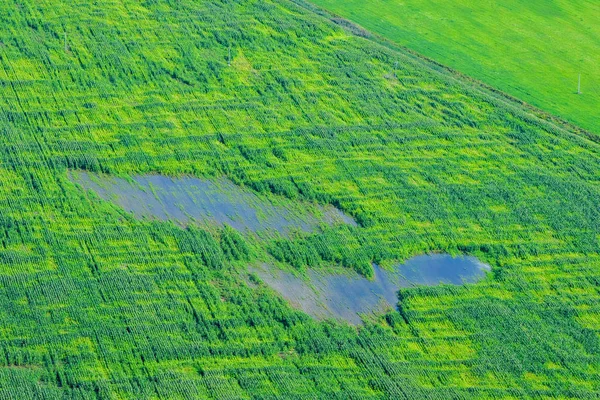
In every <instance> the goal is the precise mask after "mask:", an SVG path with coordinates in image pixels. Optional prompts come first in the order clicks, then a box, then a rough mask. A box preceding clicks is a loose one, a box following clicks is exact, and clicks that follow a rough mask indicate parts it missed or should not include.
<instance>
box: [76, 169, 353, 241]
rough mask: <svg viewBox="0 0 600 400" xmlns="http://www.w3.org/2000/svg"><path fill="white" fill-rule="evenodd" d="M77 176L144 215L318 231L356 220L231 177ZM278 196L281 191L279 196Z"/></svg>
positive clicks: (265, 228) (78, 173)
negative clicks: (257, 189) (249, 187)
mask: <svg viewBox="0 0 600 400" xmlns="http://www.w3.org/2000/svg"><path fill="white" fill-rule="evenodd" d="M69 176H70V178H71V180H72V181H74V182H75V183H78V184H79V185H81V186H82V187H83V188H84V189H86V190H91V191H93V192H95V193H96V194H97V195H98V196H100V197H101V198H102V199H104V200H108V201H111V202H113V203H115V204H117V205H119V206H120V207H122V208H123V209H125V210H127V211H130V212H132V213H133V214H134V215H135V216H136V217H138V218H157V219H160V220H173V221H175V222H178V223H180V224H182V225H187V224H189V223H190V222H192V221H195V222H198V223H205V224H218V225H223V224H228V225H230V226H231V227H233V228H235V229H238V230H240V231H242V232H245V231H251V232H269V231H277V232H279V233H281V234H282V235H288V234H289V233H290V232H291V231H294V230H301V231H305V232H312V231H315V230H317V229H318V228H319V226H320V225H321V224H328V225H334V224H352V225H356V222H355V221H354V219H352V217H350V216H348V215H346V214H344V213H343V212H342V211H340V210H338V209H337V208H335V207H333V206H330V205H328V206H320V205H314V204H311V203H308V202H299V201H296V202H294V201H292V200H289V199H286V198H282V197H277V198H276V203H275V202H273V201H271V200H269V199H267V198H266V197H264V196H259V195H257V194H255V193H254V192H252V191H251V190H246V189H244V188H242V187H240V186H238V185H236V184H234V183H233V182H231V181H229V180H228V179H226V178H219V179H216V180H206V179H199V178H193V177H180V178H171V177H168V176H163V175H138V176H134V177H132V179H131V180H126V179H123V178H118V177H114V176H110V175H104V174H95V173H90V172H86V171H70V172H69ZM274 197H275V196H274Z"/></svg>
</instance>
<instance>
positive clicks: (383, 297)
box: [252, 254, 490, 324]
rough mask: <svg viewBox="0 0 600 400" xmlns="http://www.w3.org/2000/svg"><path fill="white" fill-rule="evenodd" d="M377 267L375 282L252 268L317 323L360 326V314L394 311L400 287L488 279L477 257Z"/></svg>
mask: <svg viewBox="0 0 600 400" xmlns="http://www.w3.org/2000/svg"><path fill="white" fill-rule="evenodd" d="M373 267H374V279H373V280H368V279H366V278H364V277H362V276H359V275H358V274H355V273H352V274H350V273H348V274H343V275H342V274H339V275H331V274H329V275H325V274H321V273H319V272H317V271H314V270H309V271H308V280H304V279H302V278H300V277H297V276H295V275H293V274H291V273H289V272H284V271H281V270H277V269H275V268H273V267H270V266H263V267H261V268H253V269H252V272H254V273H256V274H257V275H258V276H259V277H260V278H261V279H262V280H263V282H265V283H266V284H267V285H269V286H270V287H272V288H273V289H275V290H276V291H277V292H279V293H280V294H281V295H282V296H283V297H284V298H286V299H287V300H288V301H290V302H291V303H292V304H293V305H294V306H296V307H298V308H300V309H302V310H303V311H305V312H306V313H307V314H310V315H312V316H314V317H316V318H319V319H321V318H329V317H333V318H338V319H343V320H346V321H348V322H350V323H352V324H360V323H361V321H362V319H361V314H369V313H373V312H377V311H382V310H385V309H389V308H390V307H395V305H396V303H397V302H398V301H397V292H398V289H399V288H402V287H410V286H414V285H429V286H432V285H438V284H441V283H446V284H452V285H460V284H464V283H473V282H476V281H478V280H480V279H481V278H483V277H484V276H485V273H486V271H489V270H490V267H489V266H488V265H486V264H484V263H482V262H480V261H479V260H477V259H476V258H475V257H467V256H460V257H452V256H450V255H448V254H426V255H420V256H417V257H414V258H411V259H410V260H408V261H406V263H404V264H402V265H399V266H397V267H396V268H394V270H393V271H387V270H384V269H382V268H380V267H379V266H378V265H373Z"/></svg>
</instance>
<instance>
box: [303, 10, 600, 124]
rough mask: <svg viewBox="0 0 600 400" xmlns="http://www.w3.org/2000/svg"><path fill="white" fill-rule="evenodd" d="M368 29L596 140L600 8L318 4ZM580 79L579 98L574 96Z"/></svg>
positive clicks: (599, 97) (599, 104)
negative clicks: (511, 96)
mask: <svg viewBox="0 0 600 400" xmlns="http://www.w3.org/2000/svg"><path fill="white" fill-rule="evenodd" d="M314 3H316V4H318V5H321V6H323V7H325V8H327V9H328V10H331V11H333V12H335V13H338V14H340V15H341V16H343V17H346V18H348V19H350V20H352V21H355V22H356V23H358V24H360V25H362V26H363V27H365V28H366V29H369V30H371V31H373V32H376V33H378V34H380V35H382V36H384V37H386V38H389V39H391V40H393V41H394V42H396V43H399V44H400V45H402V46H406V47H408V48H410V49H413V50H415V51H417V52H419V53H421V54H424V55H426V56H428V57H431V58H432V59H434V60H436V61H438V62H440V63H442V64H444V65H447V66H449V67H452V68H454V69H456V70H459V71H461V72H463V73H465V74H467V75H469V76H472V77H474V78H476V79H479V80H481V81H483V82H485V83H487V84H489V85H491V86H493V87H495V88H498V89H500V90H502V91H504V92H506V93H509V94H511V95H513V96H515V97H517V98H518V99H521V100H523V101H526V102H528V103H530V104H533V105H535V106H537V107H540V108H542V109H543V110H545V111H547V112H550V113H553V114H555V115H558V116H560V117H562V118H564V119H566V120H568V121H570V122H572V123H575V124H576V125H579V126H581V127H583V128H585V129H588V130H590V131H592V132H594V133H596V134H600V114H599V112H598V110H600V68H599V67H598V63H599V62H600V58H599V56H598V54H600V3H598V2H597V1H593V0H576V1H567V0H555V1H546V0H533V1H524V0H508V1H503V2H493V1H486V2H481V1H479V2H477V1H472V0H453V1H450V0H442V1H436V2H435V3H433V2H426V1H422V0H366V1H362V0H315V1H314ZM579 74H581V92H582V94H580V95H577V94H576V92H577V84H578V77H579Z"/></svg>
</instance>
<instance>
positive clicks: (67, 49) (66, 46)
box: [65, 32, 69, 51]
mask: <svg viewBox="0 0 600 400" xmlns="http://www.w3.org/2000/svg"><path fill="white" fill-rule="evenodd" d="M65 51H69V46H68V45H67V32H65Z"/></svg>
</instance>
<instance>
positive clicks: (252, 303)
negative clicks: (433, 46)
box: [0, 0, 600, 399]
mask: <svg viewBox="0 0 600 400" xmlns="http://www.w3.org/2000/svg"><path fill="white" fill-rule="evenodd" d="M353 32H355V33H361V32H360V31H357V30H356V29H354V28H352V27H350V28H348V27H342V26H340V25H338V24H336V23H335V22H333V21H331V20H330V16H327V15H318V14H316V13H315V12H314V11H313V10H312V9H311V6H310V5H307V4H303V3H292V2H289V1H285V0H261V1H255V0H242V1H219V0H210V1H202V2H199V1H195V0H194V1H192V0H177V1H146V2H140V1H137V0H135V1H134V0H121V1H112V0H100V1H96V2H93V3H91V2H81V1H70V0H69V1H57V0H36V1H29V0H27V1H22V0H19V1H12V0H8V1H4V2H2V3H0V42H1V43H2V44H1V45H0V155H1V157H0V398H44V399H54V398H70V399H97V398H101V399H105V398H106V399H113V398H114V399H117V398H127V399H146V398H147V399H156V398H169V399H170V398H180V399H196V398H217V399H248V398H260V399H276V398H277V399H280V398H290V399H300V398H310V399H313V398H327V399H336V398H337V399H349V398H360V399H383V398H418V399H421V398H526V397H535V398H572V399H582V398H594V397H595V396H596V395H597V393H598V392H599V391H600V335H599V332H600V296H599V289H598V288H599V285H600V252H599V248H600V244H599V240H600V210H599V208H598V204H600V145H599V144H598V143H597V142H595V141H593V140H590V138H587V137H586V136H584V135H582V134H581V133H580V132H578V131H576V130H575V128H571V127H569V126H563V125H560V124H557V123H556V122H554V121H550V120H544V119H541V118H539V117H538V116H536V115H535V113H532V112H531V110H529V109H525V108H523V107H522V105H521V104H519V103H518V102H514V101H512V100H510V99H507V98H505V97H503V96H502V95H501V94H498V93H494V92H492V91H489V90H487V89H484V88H481V87H480V86H478V85H474V84H472V83H471V82H469V81H467V80H465V79H463V78H461V77H460V76H457V75H455V74H453V73H451V72H448V71H447V70H445V69H443V68H440V67H439V66H437V65H434V64H432V63H430V62H428V61H425V60H423V59H420V58H419V57H417V56H415V55H414V54H412V53H409V52H406V51H403V50H401V49H395V48H393V46H382V45H380V44H377V43H375V42H373V41H370V40H367V39H365V38H364V37H360V36H356V35H355V34H354V33H353ZM65 33H66V34H65ZM65 42H66V43H65ZM229 54H231V56H230V55H229ZM396 63H397V66H396V67H395V68H394V65H395V64H396ZM75 169H82V170H87V171H90V172H103V173H107V174H113V175H117V176H120V177H123V178H130V177H132V176H134V175H135V174H146V173H160V174H163V175H192V176H197V177H202V178H206V179H218V178H220V177H227V178H228V179H230V180H232V181H234V182H235V183H237V184H239V185H242V186H244V187H245V188H246V189H251V190H253V191H254V192H255V193H256V194H257V195H258V196H263V197H264V198H268V199H271V201H273V202H274V203H275V204H279V205H281V206H285V205H286V204H289V201H290V200H299V199H302V200H303V201H311V202H314V203H319V204H331V205H334V206H336V207H338V208H340V209H341V210H343V211H344V212H346V213H348V214H349V215H351V216H353V217H354V218H355V219H356V221H357V222H358V226H351V225H338V226H332V227H327V226H324V227H323V229H322V231H318V232H314V233H302V232H299V233H298V234H297V235H296V236H295V237H293V238H291V239H290V238H285V237H279V238H278V237H271V238H269V237H257V236H254V235H250V234H242V233H239V232H236V231H235V230H234V229H231V228H224V227H220V226H216V225H215V226H212V227H208V228H207V227H200V226H195V225H191V226H189V227H188V228H182V227H180V226H178V225H176V224H175V223H173V222H164V221H163V222H161V221H153V220H148V219H146V220H140V219H136V218H134V217H133V216H132V215H131V214H130V213H128V212H126V211H125V210H123V209H121V208H119V207H118V206H116V205H115V204H113V203H111V202H109V201H104V200H102V199H100V198H99V197H98V196H94V195H93V194H92V193H88V192H86V191H84V190H83V189H82V188H81V186H79V185H77V184H75V183H74V182H73V181H72V180H71V179H70V178H69V176H70V175H71V173H70V172H69V171H70V170H75ZM284 198H285V199H284ZM428 251H442V252H450V253H453V254H458V253H465V254H470V255H474V256H477V257H478V258H480V259H481V260H482V261H484V262H486V263H489V264H490V265H491V266H492V272H491V273H490V274H489V276H488V277H486V279H484V280H483V281H481V282H478V283H477V284H471V285H464V286H437V287H421V288H408V289H404V290H402V291H401V292H400V293H399V306H398V311H391V312H389V313H387V314H385V315H383V316H381V318H379V319H378V320H377V321H374V322H373V321H371V322H369V321H367V323H366V324H365V326H363V327H354V326H349V325H346V324H343V323H339V322H335V321H325V322H318V321H315V320H313V319H312V318H310V317H309V316H307V315H305V314H303V313H302V312H300V311H297V310H295V309H293V308H292V307H290V306H289V305H287V304H286V303H285V302H284V301H282V300H281V299H280V298H279V297H278V296H277V295H276V294H275V292H273V290H271V289H269V288H268V287H267V286H266V285H265V284H263V283H261V282H260V281H259V280H257V279H255V277H249V276H248V265H249V264H252V265H258V264H260V263H273V264H276V265H278V266H280V267H282V268H288V269H297V270H299V271H306V269H307V268H308V267H313V268H327V267H329V266H332V265H337V266H343V267H346V268H353V269H356V270H357V271H359V272H361V273H363V274H364V275H367V276H369V275H370V274H372V269H371V265H370V263H371V262H372V261H374V262H377V263H379V264H381V265H384V266H386V265H387V266H389V265H391V264H393V263H394V262H396V261H397V260H402V259H405V258H407V257H410V256H412V255H415V254H420V253H424V252H428Z"/></svg>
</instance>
